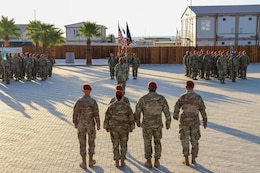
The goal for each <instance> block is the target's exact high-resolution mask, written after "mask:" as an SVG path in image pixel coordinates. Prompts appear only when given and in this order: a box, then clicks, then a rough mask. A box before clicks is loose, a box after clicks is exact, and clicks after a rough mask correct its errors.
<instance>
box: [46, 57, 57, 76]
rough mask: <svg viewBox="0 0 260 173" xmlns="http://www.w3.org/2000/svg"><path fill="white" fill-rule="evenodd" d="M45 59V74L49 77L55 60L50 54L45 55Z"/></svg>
mask: <svg viewBox="0 0 260 173" xmlns="http://www.w3.org/2000/svg"><path fill="white" fill-rule="evenodd" d="M46 61H47V76H48V77H51V76H52V67H53V65H54V63H55V60H54V59H53V58H52V57H51V56H47V58H46Z"/></svg>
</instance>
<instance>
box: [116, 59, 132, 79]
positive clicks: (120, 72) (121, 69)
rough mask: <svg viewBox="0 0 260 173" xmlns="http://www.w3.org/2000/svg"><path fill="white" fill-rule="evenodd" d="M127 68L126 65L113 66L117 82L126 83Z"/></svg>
mask: <svg viewBox="0 0 260 173" xmlns="http://www.w3.org/2000/svg"><path fill="white" fill-rule="evenodd" d="M128 73H129V70H128V66H127V64H126V63H123V64H120V63H118V64H116V66H115V74H116V78H117V80H118V81H126V80H127V77H128Z"/></svg>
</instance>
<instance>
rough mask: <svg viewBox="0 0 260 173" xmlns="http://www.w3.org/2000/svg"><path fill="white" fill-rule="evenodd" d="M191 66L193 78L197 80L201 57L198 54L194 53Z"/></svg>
mask: <svg viewBox="0 0 260 173" xmlns="http://www.w3.org/2000/svg"><path fill="white" fill-rule="evenodd" d="M190 66H191V78H192V79H194V80H197V76H198V70H199V69H198V68H199V57H198V55H197V54H196V53H194V54H193V55H192V56H191V57H190Z"/></svg>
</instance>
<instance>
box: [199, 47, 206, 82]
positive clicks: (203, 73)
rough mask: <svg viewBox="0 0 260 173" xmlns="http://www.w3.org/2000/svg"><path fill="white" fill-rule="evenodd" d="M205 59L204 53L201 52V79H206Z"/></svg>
mask: <svg viewBox="0 0 260 173" xmlns="http://www.w3.org/2000/svg"><path fill="white" fill-rule="evenodd" d="M203 57H204V52H203V51H201V52H200V54H199V55H198V64H199V69H198V70H199V77H200V78H201V79H204V78H205V64H204V61H203Z"/></svg>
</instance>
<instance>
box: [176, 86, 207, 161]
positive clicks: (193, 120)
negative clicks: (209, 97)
mask: <svg viewBox="0 0 260 173" xmlns="http://www.w3.org/2000/svg"><path fill="white" fill-rule="evenodd" d="M193 88H194V83H193V82H192V81H187V82H186V90H187V92H186V93H184V94H182V95H181V96H180V97H179V98H178V100H177V102H176V104H175V106H174V113H173V119H175V120H178V119H180V125H179V136H180V140H181V144H182V148H183V150H182V151H183V155H184V160H183V163H184V164H185V165H187V166H189V158H188V157H189V155H190V153H191V155H192V157H191V163H192V164H196V160H195V159H196V158H197V157H198V151H199V139H200V137H201V134H200V120H199V113H201V115H202V117H203V126H204V128H205V129H206V128H207V114H206V111H205V109H206V108H205V104H204V102H203V99H202V98H201V96H200V95H198V94H196V93H195V92H194V91H193ZM180 109H182V112H181V114H180V117H179V112H180ZM189 142H190V143H191V152H190V145H189Z"/></svg>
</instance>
